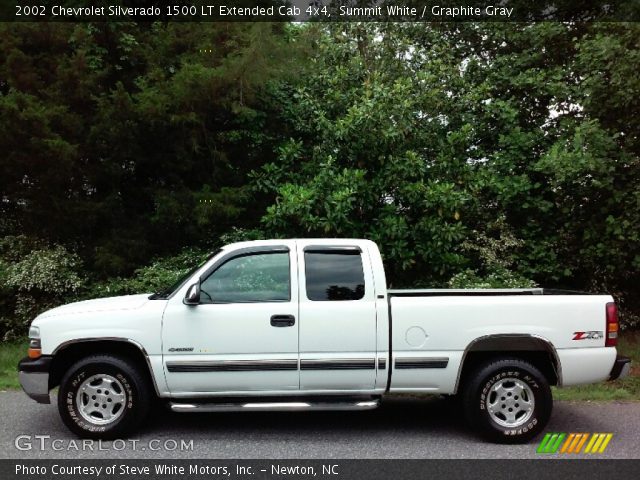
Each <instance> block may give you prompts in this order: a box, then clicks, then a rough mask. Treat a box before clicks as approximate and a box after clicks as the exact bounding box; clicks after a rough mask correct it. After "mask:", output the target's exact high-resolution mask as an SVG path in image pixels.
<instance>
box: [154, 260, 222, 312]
mask: <svg viewBox="0 0 640 480" xmlns="http://www.w3.org/2000/svg"><path fill="white" fill-rule="evenodd" d="M221 251H222V249H219V250H216V251H215V252H213V253H212V254H211V255H209V256H208V257H207V259H206V260H205V261H204V262H202V263H200V264H199V265H196V266H195V267H193V268H192V269H191V270H189V271H188V272H187V273H185V274H184V275H182V276H180V278H178V280H176V281H175V282H174V283H173V285H171V286H170V287H169V288H166V289H164V290H162V291H161V292H158V293H154V294H153V295H151V296H150V297H149V300H166V299H167V298H169V297H170V296H171V295H173V294H174V293H175V292H176V291H177V290H180V289H181V288H182V286H183V285H184V284H185V283H186V282H187V280H189V279H190V278H191V276H192V275H193V274H194V273H196V272H197V271H198V269H200V268H202V266H203V265H204V264H205V263H207V262H208V261H209V260H211V259H212V258H213V257H215V256H216V255H218V254H219V253H220V252H221Z"/></svg>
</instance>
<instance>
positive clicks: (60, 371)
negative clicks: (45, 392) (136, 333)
mask: <svg viewBox="0 0 640 480" xmlns="http://www.w3.org/2000/svg"><path fill="white" fill-rule="evenodd" d="M95 354H107V355H115V356H119V357H124V358H126V359H129V360H132V361H134V362H135V363H136V364H138V365H139V367H140V368H141V371H142V372H143V373H144V374H145V375H147V377H148V378H147V379H148V380H149V381H150V382H151V383H152V384H153V388H154V390H155V393H156V395H157V396H159V395H160V392H159V390H158V385H157V384H156V380H155V377H154V375H153V369H152V367H151V362H150V360H149V355H148V354H147V351H146V350H145V348H144V347H143V346H142V344H140V343H139V342H137V341H135V340H132V339H130V338H124V337H109V338H79V339H74V340H69V341H66V342H63V343H61V344H60V345H58V346H57V347H56V348H55V350H54V351H53V353H52V354H51V355H52V357H53V360H52V361H51V367H50V370H49V389H52V388H54V387H56V386H58V385H59V384H60V381H61V380H62V377H63V376H64V374H65V372H66V371H67V370H68V369H69V367H71V365H73V364H74V363H76V362H77V361H78V360H80V359H82V358H84V357H87V356H89V355H95Z"/></svg>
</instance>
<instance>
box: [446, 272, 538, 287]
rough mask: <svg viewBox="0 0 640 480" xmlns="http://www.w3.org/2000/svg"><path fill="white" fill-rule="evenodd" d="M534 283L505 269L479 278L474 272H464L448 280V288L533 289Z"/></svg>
mask: <svg viewBox="0 0 640 480" xmlns="http://www.w3.org/2000/svg"><path fill="white" fill-rule="evenodd" d="M535 286H536V283H535V282H534V281H533V280H529V279H527V278H524V277H522V276H520V275H518V274H517V273H514V272H512V271H510V270H507V269H500V270H497V271H495V272H491V273H489V274H487V275H484V276H481V275H479V274H478V272H476V271H475V270H465V271H464V272H460V273H458V274H456V275H454V276H453V277H452V278H451V280H449V287H450V288H533V287H535Z"/></svg>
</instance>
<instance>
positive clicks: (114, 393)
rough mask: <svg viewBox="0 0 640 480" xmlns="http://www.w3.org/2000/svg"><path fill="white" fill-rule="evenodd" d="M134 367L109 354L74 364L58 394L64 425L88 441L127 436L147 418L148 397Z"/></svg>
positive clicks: (142, 378) (142, 380) (146, 385)
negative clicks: (90, 439)
mask: <svg viewBox="0 0 640 480" xmlns="http://www.w3.org/2000/svg"><path fill="white" fill-rule="evenodd" d="M149 392H150V390H149V385H148V382H147V380H146V377H145V376H144V375H143V374H142V373H141V372H140V371H139V369H138V368H137V367H136V365H135V364H133V363H132V362H131V361H129V360H125V359H123V358H119V357H114V356H111V355H94V356H91V357H87V358H84V359H82V360H80V361H79V362H77V363H76V364H74V365H73V366H72V367H71V368H70V369H69V371H68V372H67V373H66V374H65V376H64V378H63V379H62V381H61V383H60V390H59V392H58V410H59V412H60V416H61V417H62V420H63V422H64V423H65V425H66V426H67V427H68V428H69V429H70V430H71V431H72V432H74V433H76V434H77V435H79V436H81V437H87V438H102V439H109V438H117V437H121V436H124V435H126V434H127V433H129V432H131V431H132V430H133V429H134V428H135V427H137V426H138V425H139V424H140V423H141V422H142V420H143V419H144V418H145V417H146V415H147V412H148V410H149V406H150V401H151V398H150V397H151V396H150V393H149Z"/></svg>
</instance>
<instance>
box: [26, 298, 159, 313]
mask: <svg viewBox="0 0 640 480" xmlns="http://www.w3.org/2000/svg"><path fill="white" fill-rule="evenodd" d="M149 295H151V294H150V293H143V294H139V295H123V296H120V297H108V298H98V299H95V300H84V301H82V302H74V303H68V304H66V305H61V306H59V307H56V308H52V309H51V310H47V311H46V312H44V313H42V314H41V315H39V317H38V318H48V317H55V316H57V315H70V314H71V315H72V314H76V313H88V312H105V311H114V310H134V309H136V308H141V307H142V306H144V305H145V304H146V303H147V302H149V301H151V300H149Z"/></svg>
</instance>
